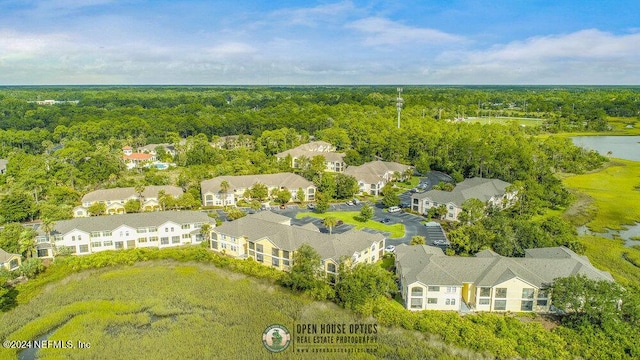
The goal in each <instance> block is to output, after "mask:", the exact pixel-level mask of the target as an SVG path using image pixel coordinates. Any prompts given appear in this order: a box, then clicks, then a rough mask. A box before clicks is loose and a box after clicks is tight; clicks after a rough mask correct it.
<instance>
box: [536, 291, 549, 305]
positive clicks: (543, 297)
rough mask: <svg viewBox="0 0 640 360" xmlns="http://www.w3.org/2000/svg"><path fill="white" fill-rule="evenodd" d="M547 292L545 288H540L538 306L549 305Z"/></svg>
mask: <svg viewBox="0 0 640 360" xmlns="http://www.w3.org/2000/svg"><path fill="white" fill-rule="evenodd" d="M547 304H548V299H547V292H546V291H544V290H538V300H537V301H536V305H537V306H547Z"/></svg>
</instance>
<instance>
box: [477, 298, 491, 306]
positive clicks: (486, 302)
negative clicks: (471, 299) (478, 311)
mask: <svg viewBox="0 0 640 360" xmlns="http://www.w3.org/2000/svg"><path fill="white" fill-rule="evenodd" d="M490 303H491V299H480V300H479V301H478V305H489V304H490Z"/></svg>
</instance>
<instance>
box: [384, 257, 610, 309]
mask: <svg viewBox="0 0 640 360" xmlns="http://www.w3.org/2000/svg"><path fill="white" fill-rule="evenodd" d="M395 251H396V274H397V275H398V277H399V279H400V287H401V294H402V299H403V300H404V305H405V307H406V308H407V309H409V310H414V311H418V310H452V311H513V312H520V311H533V312H547V311H549V307H550V305H551V301H550V298H549V296H548V295H547V293H546V292H545V291H544V288H545V286H547V285H550V284H552V283H553V281H554V279H556V278H559V277H568V276H572V275H577V274H581V275H585V276H587V277H589V278H591V279H594V280H606V281H613V278H612V277H611V275H610V274H609V273H607V272H604V271H600V270H598V269H596V268H595V267H593V266H592V265H591V263H590V262H589V260H588V259H587V258H586V257H585V256H580V255H577V254H576V253H574V252H573V251H571V250H569V249H567V248H566V247H552V248H539V249H529V250H526V251H525V257H522V258H510V257H504V256H501V255H498V254H496V253H495V252H493V251H491V250H483V251H481V252H479V253H478V254H476V256H475V257H460V256H446V255H445V254H444V253H443V251H442V250H441V249H440V248H437V247H433V246H427V245H413V246H407V245H400V246H397V247H396V250H395Z"/></svg>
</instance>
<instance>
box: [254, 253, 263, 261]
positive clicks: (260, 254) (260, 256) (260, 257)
mask: <svg viewBox="0 0 640 360" xmlns="http://www.w3.org/2000/svg"><path fill="white" fill-rule="evenodd" d="M256 260H257V261H259V262H263V261H264V259H263V258H262V253H258V254H256Z"/></svg>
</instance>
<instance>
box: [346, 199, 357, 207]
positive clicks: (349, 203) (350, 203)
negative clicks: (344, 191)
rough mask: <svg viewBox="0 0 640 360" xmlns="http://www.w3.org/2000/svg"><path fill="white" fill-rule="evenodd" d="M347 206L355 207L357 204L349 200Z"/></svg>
mask: <svg viewBox="0 0 640 360" xmlns="http://www.w3.org/2000/svg"><path fill="white" fill-rule="evenodd" d="M347 205H349V206H353V205H355V204H354V203H353V201H351V200H349V201H347Z"/></svg>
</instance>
